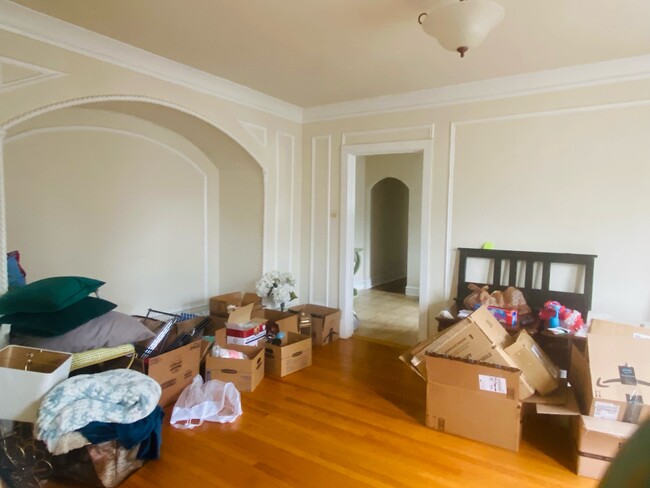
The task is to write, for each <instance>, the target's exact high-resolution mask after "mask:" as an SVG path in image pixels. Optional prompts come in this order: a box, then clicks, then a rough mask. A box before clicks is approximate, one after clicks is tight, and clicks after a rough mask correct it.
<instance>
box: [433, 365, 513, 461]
mask: <svg viewBox="0 0 650 488" xmlns="http://www.w3.org/2000/svg"><path fill="white" fill-rule="evenodd" d="M426 368H427V400H426V426H427V427H429V428H432V429H435V430H437V431H440V432H447V433H450V434H454V435H458V436H461V437H467V438H469V439H473V440H476V441H479V442H484V443H486V444H490V445H493V446H498V447H503V448H505V449H510V450H511V451H518V450H519V442H520V440H521V417H522V408H521V405H522V404H521V401H520V400H519V378H520V376H521V371H520V370H518V369H515V368H507V367H500V366H496V365H493V364H488V363H481V362H476V361H469V360H465V359H460V358H450V357H448V356H441V355H437V354H435V353H433V354H432V355H427V356H426Z"/></svg>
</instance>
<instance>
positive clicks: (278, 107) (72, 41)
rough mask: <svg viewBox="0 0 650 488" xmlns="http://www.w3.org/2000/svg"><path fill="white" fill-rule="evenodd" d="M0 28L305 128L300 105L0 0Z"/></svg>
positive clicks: (6, 0)
mask: <svg viewBox="0 0 650 488" xmlns="http://www.w3.org/2000/svg"><path fill="white" fill-rule="evenodd" d="M0 28H2V29H4V30H6V31H9V32H13V33H16V34H19V35H22V36H25V37H29V38H31V39H35V40H37V41H42V42H46V43H48V44H51V45H53V46H56V47H60V48H63V49H66V50H68V51H73V52H76V53H79V54H83V55H85V56H90V57H92V58H95V59H98V60H100V61H105V62H107V63H111V64H114V65H116V66H120V67H123V68H127V69H129V70H132V71H136V72H138V73H142V74H145V75H148V76H153V77H155V78H158V79H161V80H164V81H167V82H170V83H174V84H176V85H180V86H184V87H187V88H190V89H192V90H195V91H199V92H202V93H206V94H208V95H212V96H216V97H219V98H222V99H224V100H228V101H231V102H235V103H238V104H240V105H244V106H247V107H251V108H254V109H256V110H261V111H263V112H266V113H270V114H272V115H276V116H278V117H282V118H285V119H289V120H291V121H294V122H302V115H303V109H302V108H300V107H298V106H297V105H293V104H291V103H288V102H285V101H282V100H280V99H277V98H274V97H271V96H269V95H266V94H264V93H261V92H258V91H256V90H253V89H251V88H248V87H245V86H243V85H239V84H237V83H234V82H232V81H229V80H226V79H224V78H220V77H218V76H214V75H211V74H208V73H206V72H204V71H201V70H198V69H196V68H191V67H189V66H186V65H184V64H181V63H178V62H176V61H172V60H170V59H167V58H163V57H162V56H157V55H155V54H152V53H150V52H147V51H144V50H142V49H139V48H136V47H133V46H130V45H128V44H125V43H123V42H120V41H117V40H115V39H111V38H109V37H106V36H103V35H101V34H97V33H95V32H91V31H89V30H86V29H84V28H82V27H79V26H76V25H72V24H69V23H67V22H64V21H62V20H59V19H55V18H53V17H50V16H48V15H45V14H42V13H40V12H36V11H34V10H31V9H29V8H27V7H23V6H22V5H18V4H15V3H13V2H10V1H9V0H0Z"/></svg>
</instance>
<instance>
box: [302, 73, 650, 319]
mask: <svg viewBox="0 0 650 488" xmlns="http://www.w3.org/2000/svg"><path fill="white" fill-rule="evenodd" d="M649 89H650V81H648V80H636V81H628V82H619V83H612V84H609V85H599V86H589V87H582V88H575V89H566V90H564V91H562V90H558V91H554V92H547V93H539V94H531V95H527V96H516V97H512V98H507V97H504V98H500V99H498V100H489V101H475V102H473V101H471V100H464V101H462V103H456V104H449V105H443V106H435V105H434V106H431V107H429V108H423V109H420V110H402V111H399V110H394V111H391V112H388V113H383V114H381V113H375V114H369V115H363V114H360V115H358V116H356V117H349V118H342V117H339V118H337V119H335V120H326V121H321V122H313V123H309V124H307V125H306V126H305V137H304V139H305V140H306V141H309V140H312V141H316V140H323V139H325V138H327V139H328V140H329V141H331V148H330V152H329V154H330V156H326V155H325V154H324V153H322V152H321V148H320V147H319V146H318V145H315V144H311V145H308V146H307V147H306V148H305V162H306V164H305V167H304V170H305V174H309V172H310V170H311V167H313V166H314V164H317V163H315V162H318V161H320V160H321V159H323V158H324V159H325V160H326V161H327V164H328V165H329V167H330V168H331V169H330V171H331V173H332V175H333V176H332V181H334V182H337V181H339V180H340V169H341V159H340V154H341V148H342V147H343V148H348V149H349V148H353V147H354V145H357V144H358V145H364V144H365V145H368V144H375V143H385V144H387V143H392V142H395V143H399V142H401V141H409V140H412V141H422V140H432V141H433V144H434V154H433V175H432V179H431V181H424V185H425V187H426V188H427V190H429V191H430V192H431V195H432V205H431V211H432V215H431V222H430V224H431V232H430V235H428V236H424V237H425V238H424V241H423V242H426V243H427V249H426V252H427V253H428V258H429V262H430V265H429V266H428V267H427V269H426V270H424V271H425V272H426V273H428V278H429V280H430V281H429V282H430V284H431V289H430V293H429V295H428V296H427V297H424V299H425V300H426V302H427V303H428V306H429V309H428V310H429V313H428V322H429V326H430V330H432V328H433V327H434V326H435V321H434V320H433V317H434V316H435V314H436V313H437V312H438V311H439V310H440V308H442V307H443V306H445V305H446V304H447V303H448V302H449V300H450V299H451V298H452V297H453V293H454V292H453V281H454V276H455V273H456V272H457V269H456V255H455V249H457V248H458V247H480V246H481V244H482V243H483V242H484V241H488V240H489V241H493V242H495V244H496V247H497V248H500V249H514V250H524V251H551V252H560V253H561V252H572V253H585V254H597V255H598V258H597V260H596V269H595V282H594V300H593V305H592V311H593V312H595V313H597V314H599V315H606V316H609V317H611V318H613V319H617V320H621V321H629V322H633V323H639V322H648V321H650V299H649V298H648V297H649V288H648V285H647V279H646V278H647V277H646V275H647V272H648V270H649V269H650V255H648V253H647V252H646V251H645V250H646V249H647V248H648V247H650V219H649V218H648V208H650V200H649V198H650V192H648V188H650V173H649V169H648V168H649V166H648V165H647V160H648V157H649V156H650V146H649V145H648V142H647V141H648V138H647V136H646V135H647V134H648V133H649V132H650V104H648V102H647V93H648V90H649ZM434 132H435V137H434ZM310 166H311V167H310ZM367 172H368V165H366V174H367ZM326 190H327V188H325V187H322V186H321V187H317V188H315V193H314V194H312V195H310V199H311V201H312V202H314V201H319V200H321V199H325V198H328V199H329V200H330V201H332V202H334V205H333V206H332V208H331V210H330V215H338V212H339V211H340V209H339V208H338V207H337V204H338V202H339V201H340V198H339V196H340V191H341V189H340V188H338V187H336V186H334V187H332V188H331V189H330V190H329V194H328V196H327V197H326V196H325V195H324V194H323V192H324V191H326ZM314 217H315V218H316V219H317V220H315V221H312V222H308V224H309V225H311V226H312V227H313V228H314V229H317V230H318V232H317V233H316V235H315V239H319V238H321V237H322V236H323V235H325V233H327V232H338V228H339V225H340V222H339V220H338V219H337V220H332V219H328V220H322V219H319V217H320V215H319V214H316V215H314ZM338 278H339V269H338V268H336V267H334V266H330V267H328V268H326V269H322V268H318V269H315V270H314V275H313V276H312V277H311V279H312V280H313V281H314V282H315V283H316V284H319V283H321V282H322V281H323V280H327V281H328V282H338ZM335 297H337V295H330V302H329V304H330V305H336V298H335ZM318 298H319V299H320V300H324V298H325V297H323V296H319V297H318Z"/></svg>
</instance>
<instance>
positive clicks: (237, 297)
mask: <svg viewBox="0 0 650 488" xmlns="http://www.w3.org/2000/svg"><path fill="white" fill-rule="evenodd" d="M261 300H262V299H261V298H260V297H258V296H257V295H256V294H255V293H242V292H240V291H235V292H232V293H224V294H223V295H217V296H214V297H210V301H209V302H210V315H216V316H219V317H225V318H227V317H228V315H230V312H232V309H233V308H239V307H244V306H246V305H249V304H253V307H254V308H255V309H258V308H262V302H261Z"/></svg>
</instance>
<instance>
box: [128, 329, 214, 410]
mask: <svg viewBox="0 0 650 488" xmlns="http://www.w3.org/2000/svg"><path fill="white" fill-rule="evenodd" d="M138 361H139V369H140V370H141V371H143V370H144V371H143V372H144V373H146V374H147V375H148V376H150V377H151V378H153V379H154V380H156V381H157V382H158V384H160V386H161V388H162V395H161V396H160V401H159V402H158V403H159V405H160V406H163V407H164V406H165V405H168V404H169V403H171V402H174V401H176V399H177V398H178V396H179V395H180V394H181V392H182V391H183V390H184V389H185V387H186V386H187V385H189V384H190V383H191V382H192V379H193V378H194V377H195V376H196V375H197V374H199V366H200V363H201V341H200V340H196V341H194V342H191V343H190V344H187V345H186V346H183V347H179V348H178V349H174V350H173V351H169V352H166V353H164V354H160V355H158V356H154V357H152V358H149V359H147V360H145V361H142V360H138Z"/></svg>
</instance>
